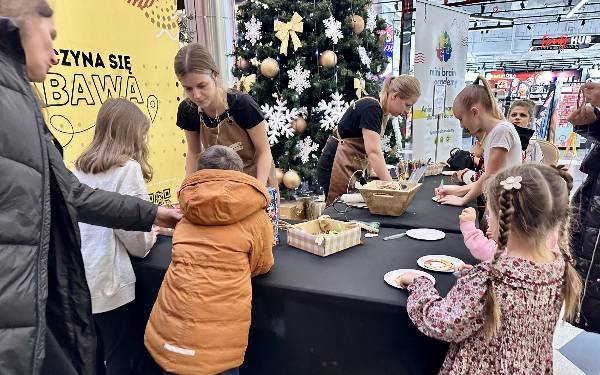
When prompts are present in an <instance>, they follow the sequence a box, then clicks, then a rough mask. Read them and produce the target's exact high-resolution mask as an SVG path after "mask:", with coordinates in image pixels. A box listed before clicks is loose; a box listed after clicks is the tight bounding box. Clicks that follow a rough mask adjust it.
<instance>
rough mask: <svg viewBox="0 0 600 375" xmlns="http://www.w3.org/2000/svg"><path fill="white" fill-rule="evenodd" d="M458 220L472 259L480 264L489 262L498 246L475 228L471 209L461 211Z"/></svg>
mask: <svg viewBox="0 0 600 375" xmlns="http://www.w3.org/2000/svg"><path fill="white" fill-rule="evenodd" d="M458 219H459V220H460V231H461V232H462V235H463V237H464V241H465V246H466V247H467V249H469V251H470V252H471V255H473V257H474V258H475V259H477V260H479V261H481V262H485V261H486V260H490V259H492V258H493V257H494V254H495V253H496V249H497V248H498V244H496V241H494V240H491V239H489V238H487V237H486V235H485V234H483V232H482V231H481V230H480V229H477V227H475V220H476V219H477V214H476V213H475V209H474V208H473V207H468V208H465V209H464V210H462V212H461V213H460V215H459V216H458Z"/></svg>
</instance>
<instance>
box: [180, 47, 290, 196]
mask: <svg viewBox="0 0 600 375" xmlns="http://www.w3.org/2000/svg"><path fill="white" fill-rule="evenodd" d="M175 74H176V75H177V78H178V79H179V82H181V85H182V86H183V89H184V90H185V94H186V96H187V99H186V100H184V101H183V102H182V103H181V104H180V105H179V109H178V111H177V126H179V127H180V128H182V129H183V130H185V136H186V141H187V146H188V147H187V154H186V162H185V172H186V175H189V174H191V173H194V172H195V171H196V169H197V166H196V163H197V160H198V154H199V153H201V152H202V151H203V150H205V149H207V148H208V147H210V146H213V145H223V146H228V147H231V148H232V149H233V150H235V151H236V152H237V153H238V154H239V156H240V157H241V158H242V161H243V162H244V172H245V173H247V174H249V175H251V176H253V177H255V178H256V179H258V180H259V181H260V182H262V183H263V184H264V185H265V186H270V187H273V188H277V185H278V184H277V179H276V177H275V165H274V163H273V156H272V155H271V147H270V145H269V140H268V138H267V124H266V121H265V119H264V116H263V114H262V112H261V110H260V107H259V106H258V104H257V103H256V102H255V101H254V99H253V98H252V97H251V96H250V95H248V94H246V93H242V92H239V91H236V90H226V89H224V88H223V87H222V84H221V81H220V75H219V71H218V68H217V66H216V64H215V61H214V59H213V57H212V56H211V54H210V52H209V51H208V49H206V48H205V47H204V46H201V45H200V44H197V43H192V44H188V45H187V46H185V47H183V48H181V49H180V50H179V52H178V53H177V55H176V56H175Z"/></svg>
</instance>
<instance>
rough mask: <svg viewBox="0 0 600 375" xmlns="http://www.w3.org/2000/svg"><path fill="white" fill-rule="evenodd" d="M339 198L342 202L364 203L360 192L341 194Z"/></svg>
mask: <svg viewBox="0 0 600 375" xmlns="http://www.w3.org/2000/svg"><path fill="white" fill-rule="evenodd" d="M341 200H342V201H343V202H344V203H364V202H365V200H364V198H363V197H362V194H360V193H356V194H343V195H342V197H341Z"/></svg>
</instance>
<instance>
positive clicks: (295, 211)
mask: <svg viewBox="0 0 600 375" xmlns="http://www.w3.org/2000/svg"><path fill="white" fill-rule="evenodd" d="M279 217H280V218H281V219H284V220H304V219H306V213H305V211H304V202H302V201H281V204H280V206H279Z"/></svg>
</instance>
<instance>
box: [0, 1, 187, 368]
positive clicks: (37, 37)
mask: <svg viewBox="0 0 600 375" xmlns="http://www.w3.org/2000/svg"><path fill="white" fill-rule="evenodd" d="M52 13H53V12H52V9H51V8H50V7H49V6H48V4H47V3H46V2H45V0H28V1H22V0H0V171H1V174H2V176H1V177H0V229H1V230H0V373H2V374H11V375H32V374H33V375H38V374H40V373H43V374H54V375H71V374H85V375H87V374H93V373H94V371H95V370H94V365H95V358H94V357H95V346H96V338H95V334H94V328H93V327H94V325H93V322H92V311H91V300H90V293H89V290H88V287H87V283H86V279H85V272H84V267H83V261H82V258H81V252H80V247H81V246H80V238H79V229H78V225H77V222H78V221H81V222H85V223H90V224H94V225H100V226H108V227H114V228H121V229H129V230H138V231H140V230H142V231H143V230H146V231H148V230H150V228H151V226H152V223H153V222H154V223H156V224H159V225H161V226H169V227H173V226H174V225H175V223H176V222H177V220H178V219H179V218H180V214H179V212H176V211H173V210H168V209H165V208H163V207H160V208H157V207H156V206H154V205H153V204H151V203H149V202H146V201H143V200H141V199H137V198H133V197H125V196H121V195H119V194H116V193H108V192H104V191H101V190H94V189H91V188H90V187H88V186H86V185H83V184H81V183H80V182H79V181H78V180H77V179H76V178H75V177H74V176H73V175H72V174H71V173H70V172H69V170H67V168H66V167H65V164H64V162H63V161H62V159H61V156H60V154H59V152H58V150H57V149H56V147H55V146H54V144H53V143H52V138H51V136H50V134H49V133H48V130H47V128H46V126H45V125H44V121H43V117H42V113H41V111H40V103H39V102H38V100H37V97H36V95H34V93H33V91H32V89H31V85H30V83H29V82H30V81H34V82H42V81H43V80H44V79H45V76H46V73H47V72H48V70H49V69H50V68H51V67H52V65H53V64H56V62H57V59H56V56H55V54H54V49H53V39H54V37H55V35H56V31H55V29H54V22H53V20H52Z"/></svg>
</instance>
